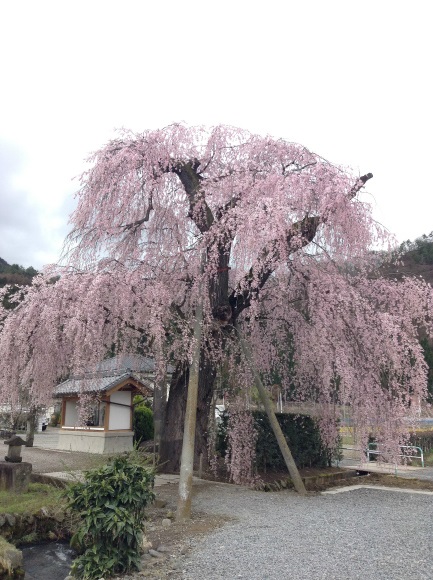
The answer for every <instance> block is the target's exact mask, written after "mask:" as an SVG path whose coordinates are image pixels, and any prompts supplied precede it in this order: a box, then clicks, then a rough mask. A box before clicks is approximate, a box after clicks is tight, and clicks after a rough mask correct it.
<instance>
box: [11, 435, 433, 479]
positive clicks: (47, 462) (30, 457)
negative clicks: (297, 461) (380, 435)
mask: <svg viewBox="0 0 433 580" xmlns="http://www.w3.org/2000/svg"><path fill="white" fill-rule="evenodd" d="M58 432H59V429H58V428H53V427H48V429H47V430H46V431H43V432H42V433H37V434H36V435H35V439H34V447H31V448H27V447H23V448H22V456H23V460H24V461H29V462H30V463H32V464H33V471H34V472H36V473H47V474H50V475H51V476H53V477H54V476H55V477H63V478H67V477H71V478H72V477H73V475H72V474H74V473H76V474H79V472H80V471H82V470H84V469H90V468H92V467H98V466H99V465H102V464H103V463H105V461H106V457H104V456H103V455H97V454H93V453H78V452H71V451H59V450H58V449H57V444H58ZM338 466H339V467H341V468H344V469H349V470H352V471H353V470H357V471H369V472H371V473H385V474H391V475H398V476H399V477H405V478H414V479H425V480H428V481H433V467H412V466H409V465H399V466H397V471H396V467H395V465H393V464H385V463H380V462H377V461H370V462H368V463H363V462H359V461H357V460H356V459H353V458H348V459H343V460H342V461H340V463H339V465H338ZM59 474H60V475H59ZM62 474H63V475H62ZM178 481H179V476H178V475H164V476H157V483H155V485H163V484H164V483H173V482H178Z"/></svg>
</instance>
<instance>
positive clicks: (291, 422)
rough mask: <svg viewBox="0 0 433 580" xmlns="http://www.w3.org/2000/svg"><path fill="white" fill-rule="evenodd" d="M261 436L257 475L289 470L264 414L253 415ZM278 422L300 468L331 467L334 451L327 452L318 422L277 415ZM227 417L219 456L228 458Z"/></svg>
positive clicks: (220, 429)
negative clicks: (268, 471)
mask: <svg viewBox="0 0 433 580" xmlns="http://www.w3.org/2000/svg"><path fill="white" fill-rule="evenodd" d="M252 414H253V417H254V425H255V428H256V430H257V432H258V438H257V444H256V468H257V471H258V472H259V473H260V472H266V471H267V470H274V471H278V470H281V469H286V464H285V462H284V458H283V456H282V454H281V451H280V448H279V447H278V443H277V440H276V438H275V435H274V432H273V431H272V428H271V425H270V423H269V419H268V416H267V415H266V413H265V412H264V411H252ZM276 416H277V419H278V422H279V424H280V426H281V429H282V431H283V434H284V436H285V438H286V440H287V443H288V445H289V447H290V450H291V452H292V455H293V458H294V460H295V462H296V465H297V466H298V468H300V469H302V468H303V467H327V466H330V465H331V463H332V459H333V457H334V451H333V450H331V449H327V448H326V447H325V446H324V445H323V443H322V439H321V437H320V431H319V428H318V426H317V424H316V423H315V421H314V420H313V419H312V418H311V417H308V416H304V415H292V414H289V413H276ZM227 423H228V415H227V413H225V414H224V415H223V417H222V421H221V423H220V424H219V427H218V437H217V445H216V448H217V452H219V453H220V454H221V455H225V453H226V448H227V441H226V440H227Z"/></svg>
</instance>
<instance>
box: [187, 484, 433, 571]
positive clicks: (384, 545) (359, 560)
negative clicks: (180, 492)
mask: <svg viewBox="0 0 433 580" xmlns="http://www.w3.org/2000/svg"><path fill="white" fill-rule="evenodd" d="M194 508H195V509H197V510H203V511H205V512H207V513H209V514H210V513H214V514H223V515H229V516H231V517H234V518H236V520H235V521H234V522H233V523H228V524H226V525H225V526H224V527H223V528H221V529H219V530H218V531H216V532H213V533H211V534H210V535H208V536H207V537H205V539H203V540H200V539H199V540H192V546H191V548H192V549H191V551H190V555H189V556H188V557H187V558H186V559H185V560H184V562H183V563H182V564H183V565H182V572H181V573H180V575H179V576H177V577H178V578H179V577H181V578H184V579H185V580H203V579H205V580H212V579H234V578H245V579H248V580H255V579H257V580H273V579H279V580H291V579H296V580H302V579H308V580H319V579H320V580H322V579H323V580H325V579H326V580H331V579H338V580H354V579H357V580H358V579H363V580H382V579H383V580H408V579H411V580H424V579H426V580H427V579H429V580H430V579H431V578H433V550H432V529H431V527H432V516H433V497H432V496H431V495H422V494H414V493H402V492H399V491H382V490H372V489H358V490H352V491H349V492H347V493H341V494H337V495H320V494H317V495H310V496H308V497H305V498H302V497H299V496H297V495H296V494H295V493H294V492H278V493H261V492H253V491H249V490H246V489H242V488H239V487H235V486H229V485H212V486H209V487H208V488H204V489H202V490H200V489H198V490H197V495H196V497H195V498H194Z"/></svg>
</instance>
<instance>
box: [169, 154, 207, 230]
mask: <svg viewBox="0 0 433 580" xmlns="http://www.w3.org/2000/svg"><path fill="white" fill-rule="evenodd" d="M199 166H200V161H199V160H198V159H193V160H192V161H188V163H178V164H177V165H175V166H173V168H172V172H173V173H175V174H176V175H177V176H178V177H179V179H180V181H181V183H182V185H183V187H184V188H185V191H186V194H187V196H188V199H189V214H188V217H190V218H191V219H192V220H193V221H194V223H195V225H196V226H197V227H198V229H199V230H200V232H201V233H202V234H204V233H205V232H207V231H208V230H209V229H210V227H211V226H212V224H213V222H214V216H213V214H212V211H211V209H210V207H209V206H208V204H207V203H206V200H205V198H204V195H203V192H202V190H201V182H202V180H203V177H202V176H201V175H200V174H199V173H198V172H197V169H198V168H199Z"/></svg>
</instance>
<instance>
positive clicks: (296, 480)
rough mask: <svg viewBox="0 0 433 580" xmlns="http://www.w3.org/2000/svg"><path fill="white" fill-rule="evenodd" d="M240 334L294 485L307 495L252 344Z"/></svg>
mask: <svg viewBox="0 0 433 580" xmlns="http://www.w3.org/2000/svg"><path fill="white" fill-rule="evenodd" d="M238 336H239V340H240V344H241V348H242V352H243V353H244V356H245V358H246V360H247V362H248V365H249V366H250V368H251V371H252V373H253V376H254V381H255V383H256V387H257V390H258V391H259V395H260V398H261V400H262V403H263V406H264V407H265V410H266V414H267V415H268V418H269V422H270V424H271V427H272V430H273V432H274V434H275V437H276V439H277V442H278V446H279V448H280V450H281V453H282V455H283V457H284V461H285V463H286V466H287V469H288V470H289V474H290V477H291V479H292V481H293V485H294V486H295V489H296V491H297V492H298V493H300V494H301V495H305V494H306V493H307V490H306V489H305V485H304V482H303V481H302V478H301V476H300V474H299V471H298V468H297V467H296V463H295V460H294V459H293V455H292V452H291V451H290V448H289V446H288V445H287V441H286V438H285V437H284V434H283V432H282V430H281V427H280V424H279V423H278V419H277V417H276V415H275V411H274V408H273V405H272V402H271V400H270V398H269V394H268V392H267V390H266V389H265V386H264V385H263V383H262V379H261V377H260V374H259V372H258V371H257V368H256V366H255V364H254V361H253V357H252V355H251V350H250V345H249V344H248V342H247V341H246V340H245V338H244V337H243V336H242V334H241V333H240V331H239V329H238Z"/></svg>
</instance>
